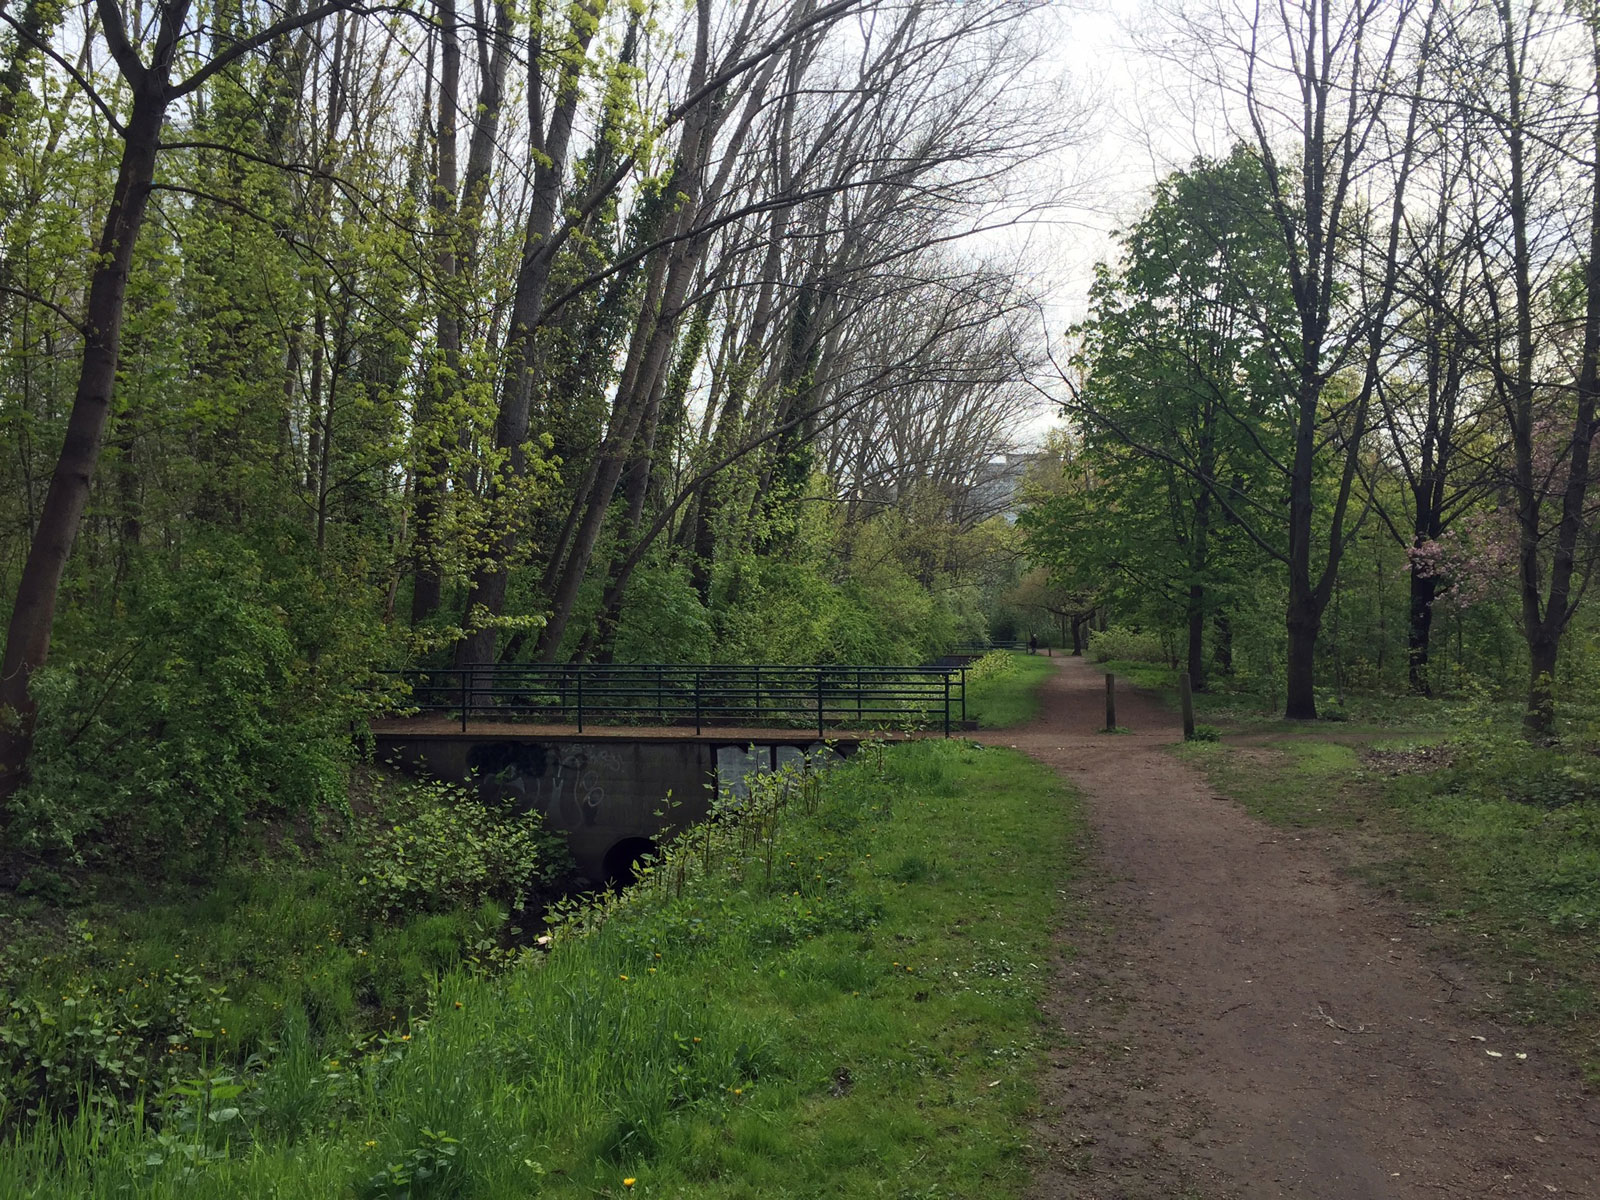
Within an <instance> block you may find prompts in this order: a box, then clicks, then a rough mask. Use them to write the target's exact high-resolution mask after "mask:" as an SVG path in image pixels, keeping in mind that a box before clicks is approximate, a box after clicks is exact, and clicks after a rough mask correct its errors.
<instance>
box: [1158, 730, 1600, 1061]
mask: <svg viewBox="0 0 1600 1200" xmlns="http://www.w3.org/2000/svg"><path fill="white" fill-rule="evenodd" d="M1440 740H1441V738H1440V735H1439V734H1438V732H1437V731H1436V732H1435V734H1434V735H1433V736H1431V737H1406V738H1401V739H1396V740H1394V741H1388V742H1384V743H1380V744H1379V745H1378V746H1377V747H1375V753H1369V752H1366V751H1361V750H1357V749H1355V748H1352V747H1350V746H1345V745H1336V744H1331V743H1329V742H1326V741H1317V740H1306V741H1287V742H1282V743H1279V744H1277V745H1274V746H1272V747H1270V748H1259V747H1253V748H1248V749H1245V748H1238V747H1229V746H1226V745H1215V744H1211V745H1196V744H1191V745H1189V746H1187V747H1185V748H1184V749H1183V750H1182V751H1180V753H1182V754H1183V755H1184V756H1185V757H1187V758H1188V759H1189V760H1190V761H1191V762H1194V763H1196V764H1197V765H1199V766H1201V767H1202V768H1203V769H1204V770H1205V771H1206V772H1207V774H1208V775H1209V777H1210V779H1211V781H1212V783H1213V785H1214V786H1216V787H1217V788H1218V790H1220V791H1222V792H1225V793H1226V794H1227V795H1229V796H1231V797H1233V798H1234V799H1236V800H1238V801H1239V802H1240V803H1242V804H1243V805H1244V806H1245V807H1246V808H1247V809H1249V810H1250V811H1251V812H1253V813H1255V814H1256V815H1257V816H1260V817H1262V818H1263V819H1265V820H1267V821H1270V822H1272V823H1274V824H1276V825H1280V826H1283V827H1286V828H1292V829H1311V828H1328V829H1335V830H1342V831H1347V832H1349V833H1351V834H1354V835H1356V836H1354V837H1353V839H1352V840H1350V841H1347V842H1346V843H1345V846H1346V849H1347V850H1348V851H1349V852H1350V855H1351V860H1352V861H1351V865H1350V868H1349V869H1350V871H1351V872H1352V873H1353V874H1354V875H1356V876H1357V877H1359V878H1361V879H1363V880H1365V881H1366V882H1367V883H1368V884H1370V885H1371V886H1374V887H1376V888H1378V889H1380V890H1381V891H1383V892H1385V893H1386V894H1388V895H1389V896H1391V897H1392V898H1393V899H1395V900H1396V901H1398V902H1399V903H1401V904H1403V905H1405V906H1407V907H1408V909H1409V910H1410V911H1411V913H1412V919H1413V922H1414V923H1415V924H1417V925H1419V926H1426V927H1429V928H1431V929H1432V930H1433V932H1434V934H1435V936H1436V937H1437V938H1438V940H1439V943H1440V944H1441V946H1442V947H1443V948H1444V949H1445V950H1446V951H1447V952H1449V953H1450V954H1452V955H1454V956H1459V957H1464V958H1468V959H1470V960H1472V961H1474V962H1476V963H1477V964H1478V965H1479V966H1480V967H1481V968H1482V971H1483V974H1484V975H1485V976H1486V977H1487V978H1490V979H1493V980H1495V981H1497V982H1496V984H1495V986H1494V987H1493V988H1492V989H1491V991H1489V992H1486V993H1484V994H1482V995H1479V996H1475V997H1474V1002H1475V1003H1479V1004H1481V1005H1482V1006H1483V1007H1484V1008H1485V1010H1487V1011H1489V1012H1491V1013H1493V1014H1494V1015H1496V1016H1497V1017H1499V1018H1501V1019H1506V1020H1514V1021H1520V1022H1523V1023H1527V1024H1539V1025H1544V1026H1547V1027H1549V1028H1551V1029H1552V1030H1554V1031H1556V1032H1557V1034H1558V1035H1559V1036H1560V1037H1561V1038H1562V1039H1563V1040H1564V1041H1565V1042H1566V1044H1567V1045H1568V1046H1569V1047H1570V1049H1571V1051H1572V1053H1573V1054H1574V1056H1575V1057H1576V1058H1577V1059H1578V1061H1579V1062H1580V1063H1581V1064H1582V1065H1583V1066H1584V1068H1585V1070H1586V1071H1587V1072H1588V1073H1589V1074H1590V1075H1591V1076H1595V1077H1600V958H1597V956H1596V953H1595V951H1596V941H1597V936H1600V805H1597V804H1596V803H1595V801H1594V799H1593V798H1592V794H1591V798H1584V799H1578V800H1575V801H1572V802H1562V803H1559V804H1555V805H1553V806H1552V805H1546V804H1540V803H1534V802H1529V800H1528V799H1527V798H1520V799H1519V798H1515V797H1516V796H1517V795H1518V794H1521V793H1526V794H1529V795H1538V794H1539V792H1538V790H1537V788H1538V786H1539V785H1540V782H1541V781H1544V782H1545V783H1549V782H1550V781H1552V780H1553V781H1555V782H1556V783H1557V784H1561V785H1568V784H1570V780H1571V777H1572V775H1573V773H1574V772H1579V773H1581V772H1585V771H1590V770H1591V768H1590V767H1589V765H1588V759H1589V756H1587V755H1577V754H1569V755H1565V756H1563V755H1562V754H1561V752H1559V751H1545V750H1532V749H1529V748H1527V747H1521V746H1519V745H1518V744H1515V743H1513V742H1510V741H1507V742H1506V743H1505V744H1504V746H1503V747H1502V748H1501V749H1500V750H1498V751H1493V752H1491V753H1488V754H1485V753H1483V752H1481V751H1480V752H1477V753H1476V756H1475V755H1474V752H1472V751H1470V750H1467V751H1464V750H1462V749H1461V748H1460V747H1459V746H1458V747H1457V748H1455V749H1445V750H1430V758H1429V759H1427V760H1422V759H1419V758H1418V757H1416V756H1415V755H1413V754H1409V753H1408V752H1412V751H1415V750H1417V749H1418V748H1419V747H1424V746H1429V745H1433V746H1437V745H1438V743H1439V742H1440ZM1452 756H1453V758H1454V763H1453V765H1444V766H1441V765H1439V764H1440V762H1441V761H1450V760H1451V758H1452ZM1469 759H1470V760H1471V761H1468V760H1469ZM1530 761H1531V762H1532V763H1533V766H1531V767H1530V766H1529V765H1528V763H1529V762H1530ZM1530 781H1531V782H1530Z"/></svg>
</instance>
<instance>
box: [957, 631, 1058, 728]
mask: <svg viewBox="0 0 1600 1200" xmlns="http://www.w3.org/2000/svg"><path fill="white" fill-rule="evenodd" d="M1001 655H1004V657H1005V659H1007V660H1009V665H1008V666H1007V667H1006V668H1005V669H1004V670H993V671H990V670H988V669H985V670H981V671H973V672H972V673H970V674H969V676H968V679H967V717H968V719H969V720H976V721H977V722H978V725H979V727H980V728H983V729H1009V728H1010V727H1012V726H1013V725H1025V724H1027V723H1028V722H1029V721H1031V720H1033V719H1034V718H1035V717H1036V716H1038V715H1039V685H1040V684H1041V683H1043V682H1044V679H1045V677H1046V676H1047V675H1049V674H1050V672H1051V671H1052V670H1054V669H1055V663H1054V660H1053V659H1051V658H1049V657H1047V656H1046V655H1045V654H1044V653H1043V652H1042V651H1041V652H1040V653H1038V654H1026V653H1023V652H1022V651H1019V650H1010V651H1000V652H998V653H995V654H990V655H988V656H987V657H986V658H985V659H980V660H979V661H980V662H988V661H989V660H990V659H994V660H995V661H996V662H1000V661H1001V658H1000V656H1001Z"/></svg>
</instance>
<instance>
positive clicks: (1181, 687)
mask: <svg viewBox="0 0 1600 1200" xmlns="http://www.w3.org/2000/svg"><path fill="white" fill-rule="evenodd" d="M1178 702H1179V703H1180V704H1181V705H1182V706H1183V740H1184V741H1186V742H1192V741H1194V693H1193V692H1192V691H1191V690H1190V688H1189V672H1187V671H1185V672H1183V673H1182V674H1181V675H1179V676H1178Z"/></svg>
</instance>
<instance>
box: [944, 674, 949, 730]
mask: <svg viewBox="0 0 1600 1200" xmlns="http://www.w3.org/2000/svg"><path fill="white" fill-rule="evenodd" d="M944 735H945V737H949V736H950V672H949V671H946V672H945V673H944Z"/></svg>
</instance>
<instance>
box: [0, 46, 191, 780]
mask: <svg viewBox="0 0 1600 1200" xmlns="http://www.w3.org/2000/svg"><path fill="white" fill-rule="evenodd" d="M179 23H181V20H180V22H179ZM169 61H170V53H169V54H168V55H166V56H165V57H158V60H157V62H156V63H155V64H154V65H153V66H151V67H150V68H149V71H148V74H147V75H146V77H145V79H144V80H143V81H142V86H136V88H135V91H134V99H133V111H132V114H131V115H130V117H129V118H128V124H127V130H126V134H125V137H124V140H123V145H122V162H121V164H120V166H119V167H118V170H117V183H116V189H115V190H114V191H113V192H112V196H111V206H110V208H109V209H108V210H107V212H106V220H105V227H104V231H103V232H102V234H101V237H100V259H99V264H98V265H97V266H96V267H95V270H94V274H93V276H92V277H91V279H90V283H89V300H88V305H87V308H86V310H85V315H86V318H87V319H86V321H85V327H86V336H85V338H84V343H83V364H82V367H81V369H80V371H79V375H78V390H77V394H76V396H75V397H74V398H73V402H72V412H71V415H70V416H69V417H68V419H67V433H66V438H65V440H64V441H63V443H62V446H61V454H60V457H59V458H57V460H56V467H55V473H54V474H53V475H52V476H51V479H50V488H49V491H48V492H47V493H46V494H45V501H44V508H43V510H42V511H41V512H40V516H39V524H38V528H37V529H36V530H35V532H34V536H33V542H32V545H31V546H30V548H29V550H28V560H27V563H26V565H25V566H24V567H23V569H22V578H21V579H20V581H19V582H18V585H17V595H16V601H15V603H14V605H13V607H12V610H11V623H10V626H9V627H8V629H7V631H6V647H5V657H4V659H3V661H0V800H3V799H5V798H6V797H8V796H10V795H11V794H12V793H13V792H15V791H16V789H17V788H18V786H20V785H21V783H22V780H23V773H24V771H25V769H26V767H27V761H28V753H29V751H30V750H31V749H32V746H33V726H34V717H35V709H34V703H33V699H32V697H31V696H30V695H29V693H28V683H29V680H30V679H31V678H32V677H33V673H34V672H35V671H37V670H38V669H39V668H40V667H42V666H43V665H44V664H45V661H46V660H47V659H48V657H49V654H50V634H51V630H52V628H53V627H54V625H55V615H56V599H57V596H58V594H59V592H60V588H61V577H62V574H63V572H64V571H65V570H66V566H67V559H68V557H69V555H70V554H71V553H72V543H73V541H74V539H75V538H76V537H77V534H78V526H79V525H80V524H81V522H82V520H83V510H84V506H85V505H86V504H87V503H88V500H89V485H90V482H91V480H92V479H93V477H94V470H95V465H96V463H97V462H98V460H99V457H100V443H101V439H102V438H103V437H104V434H105V428H106V418H107V416H108V415H109V413H110V411H111V390H112V387H113V385H114V384H115V382H116V375H117V356H118V352H119V350H120V348H121V341H122V316H123V302H124V299H125V298H126V296H127V290H128V274H129V270H130V267H131V265H132V262H133V250H134V246H135V244H136V243H137V242H138V239H139V230H140V227H141V226H142V225H143V224H144V216H145V210H146V207H147V206H148V204H149V200H150V184H151V182H152V181H153V180H154V179H155V170H156V150H157V149H158V147H159V146H160V143H161V125H162V122H163V120H164V119H165V117H166V111H167V71H168V62H169Z"/></svg>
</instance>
